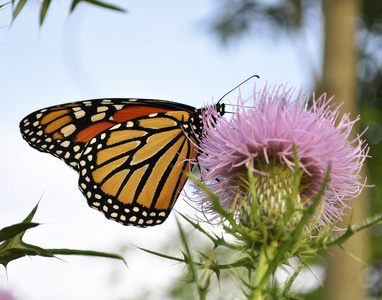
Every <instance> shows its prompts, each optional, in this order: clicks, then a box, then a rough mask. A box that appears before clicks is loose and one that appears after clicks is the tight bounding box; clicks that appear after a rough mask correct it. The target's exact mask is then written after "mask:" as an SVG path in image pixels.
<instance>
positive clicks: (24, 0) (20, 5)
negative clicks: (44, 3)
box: [12, 0, 27, 21]
mask: <svg viewBox="0 0 382 300" xmlns="http://www.w3.org/2000/svg"><path fill="white" fill-rule="evenodd" d="M12 3H14V1H12ZM25 3H27V0H20V1H19V3H17V5H16V8H15V9H14V10H13V19H12V21H13V20H15V19H16V17H17V15H18V14H19V13H20V11H21V10H22V9H23V7H24V5H25Z"/></svg>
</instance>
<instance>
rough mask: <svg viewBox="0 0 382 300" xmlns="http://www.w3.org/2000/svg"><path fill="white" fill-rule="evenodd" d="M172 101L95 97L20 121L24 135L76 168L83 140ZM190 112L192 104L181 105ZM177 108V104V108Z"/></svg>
mask: <svg viewBox="0 0 382 300" xmlns="http://www.w3.org/2000/svg"><path fill="white" fill-rule="evenodd" d="M175 107H176V106H175V103H174V102H169V101H160V100H150V99H98V100H93V101H82V102H74V103H68V104H63V105H58V106H53V107H49V108H45V109H42V110H39V111H36V112H34V113H32V114H30V115H29V116H27V117H25V118H24V119H23V120H22V121H21V123H20V130H21V133H22V135H23V138H24V139H25V140H26V141H27V142H28V143H29V144H30V145H31V146H32V147H33V148H36V149H37V150H39V151H42V152H47V153H50V154H52V155H54V156H56V157H58V158H60V159H62V160H63V161H65V163H66V164H68V165H69V166H70V167H72V168H74V169H75V170H77V163H78V158H79V157H80V155H81V152H82V151H83V149H84V147H85V145H86V143H88V142H89V141H90V140H91V139H92V138H93V137H94V136H96V135H98V134H99V133H101V132H103V131H104V130H106V129H108V128H110V127H112V126H114V125H116V124H119V123H123V122H126V121H129V120H132V119H134V118H139V117H141V116H145V115H148V114H152V113H158V112H166V111H170V110H174V109H175ZM180 109H184V110H185V111H189V112H193V110H194V108H193V107H191V106H187V105H181V108H180ZM177 110H179V108H177Z"/></svg>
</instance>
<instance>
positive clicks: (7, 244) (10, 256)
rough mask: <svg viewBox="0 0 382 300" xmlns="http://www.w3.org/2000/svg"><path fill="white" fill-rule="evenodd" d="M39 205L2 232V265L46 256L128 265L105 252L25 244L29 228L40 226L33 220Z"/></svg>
mask: <svg viewBox="0 0 382 300" xmlns="http://www.w3.org/2000/svg"><path fill="white" fill-rule="evenodd" d="M37 207H38V204H37V205H36V206H35V207H34V208H33V210H32V211H31V212H30V213H29V215H28V216H27V217H26V218H25V219H24V221H22V222H21V223H19V224H15V225H12V226H8V227H5V228H3V229H2V230H0V242H1V241H4V242H3V243H1V244H0V264H2V265H3V266H4V267H7V265H8V263H9V262H11V261H12V260H15V259H18V258H20V257H23V256H27V255H29V256H34V255H38V256H44V257H55V255H86V256H98V257H107V258H115V259H121V260H123V261H124V263H125V264H126V262H125V260H124V259H123V258H122V257H121V256H119V255H117V254H111V253H105V252H98V251H91V250H76V249H44V248H41V247H38V246H34V245H30V244H27V243H24V241H23V240H22V238H23V236H24V233H25V232H26V230H28V229H29V228H33V227H36V226H38V225H39V224H38V223H33V222H32V219H33V217H34V215H35V213H36V211H37Z"/></svg>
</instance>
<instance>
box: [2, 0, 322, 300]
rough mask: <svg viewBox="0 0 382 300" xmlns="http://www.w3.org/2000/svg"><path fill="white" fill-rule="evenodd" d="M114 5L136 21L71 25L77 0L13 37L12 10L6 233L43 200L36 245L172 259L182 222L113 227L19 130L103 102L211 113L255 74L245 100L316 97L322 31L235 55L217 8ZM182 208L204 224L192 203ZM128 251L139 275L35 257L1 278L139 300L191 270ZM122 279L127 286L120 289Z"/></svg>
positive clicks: (92, 16) (207, 4)
mask: <svg viewBox="0 0 382 300" xmlns="http://www.w3.org/2000/svg"><path fill="white" fill-rule="evenodd" d="M112 3H114V4H117V5H119V6H121V7H124V8H126V9H127V10H128V13H126V14H123V13H118V12H112V11H107V10H104V9H100V8H96V7H93V6H91V5H87V4H80V5H79V6H78V7H77V9H76V10H75V12H74V13H73V14H71V15H70V16H68V11H69V3H68V1H52V4H51V7H50V9H49V11H48V15H47V17H46V20H45V24H44V26H43V27H42V28H39V26H38V2H37V1H36V2H35V1H32V2H31V1H28V4H27V5H26V7H25V9H24V10H23V11H22V12H21V14H20V15H19V17H18V19H16V21H15V22H14V23H12V25H11V26H9V24H10V21H11V11H10V8H9V7H6V8H4V9H3V10H2V11H0V15H1V23H0V26H1V28H0V57H1V60H0V85H1V89H0V96H1V97H0V99H1V100H0V101H1V103H2V109H1V110H0V116H1V117H0V128H1V129H0V130H1V135H2V137H3V138H4V139H3V143H2V144H1V148H0V151H1V152H0V154H1V155H0V159H1V160H2V161H1V165H2V167H1V169H0V182H1V183H0V199H1V201H2V204H1V210H0V227H4V226H7V225H10V224H13V223H16V222H19V221H21V220H22V219H23V218H24V217H25V216H26V215H27V214H28V213H29V212H30V210H31V209H32V208H33V206H34V205H35V204H36V203H37V201H38V200H41V201H40V207H39V210H38V212H37V214H36V217H35V220H36V221H37V222H41V223H43V225H42V226H40V227H38V228H36V229H33V230H31V231H30V232H28V233H27V234H26V236H25V239H26V241H27V242H31V243H34V244H37V245H39V246H42V247H47V248H49V247H51V248H53V247H55V248H60V247H63V248H64V247H65V248H78V249H94V250H99V251H111V252H118V251H120V249H119V247H121V246H122V245H123V246H125V245H131V244H133V245H137V246H141V247H147V248H149V249H154V250H160V249H161V245H163V244H164V242H165V241H167V240H170V241H172V240H174V241H175V240H176V238H175V237H176V234H177V229H176V223H175V213H173V214H172V215H171V216H170V217H169V220H167V221H166V222H165V223H164V224H163V225H161V226H157V227H154V228H148V229H139V228H133V227H124V226H121V225H119V224H117V223H114V222H111V221H108V220H106V219H105V218H104V217H103V216H102V214H101V213H99V212H97V211H95V210H92V209H90V208H89V207H88V206H87V204H86V200H85V199H84V198H83V196H82V194H81V192H80V191H79V190H78V187H77V179H78V178H77V174H76V173H75V172H73V171H72V170H71V169H69V168H68V167H67V166H66V165H65V164H64V163H62V162H61V161H59V160H57V159H56V158H54V157H53V156H50V155H46V154H42V153H40V152H38V151H35V150H34V149H32V148H30V147H29V146H28V145H27V143H25V142H24V141H23V140H22V138H21V135H20V133H19V130H18V123H19V122H20V120H21V119H22V118H23V117H24V116H26V115H28V114H29V113H31V112H32V111H35V110H37V109H40V108H43V107H47V106H51V105H55V104H61V103H66V102H72V101H76V100H83V99H92V98H103V97H107V98H110V97H126V98H128V97H140V98H153V99H167V100H173V101H177V102H182V103H185V104H189V105H193V106H196V107H200V106H202V105H203V104H204V103H207V102H209V103H212V102H213V101H214V99H215V101H216V100H217V99H219V98H220V97H221V96H222V95H224V94H225V93H226V92H227V91H229V90H230V89H231V88H233V87H234V86H235V85H237V84H238V83H239V82H241V81H243V80H244V79H246V78H247V77H248V76H250V75H253V74H258V75H260V77H261V78H260V79H259V80H256V81H255V80H252V81H250V82H248V83H246V84H244V85H243V86H242V87H241V89H240V90H241V93H242V95H243V96H244V97H245V98H247V97H249V96H250V95H251V94H252V92H253V89H254V84H255V82H256V84H257V87H262V86H264V85H265V84H266V83H267V82H268V84H280V83H288V84H289V85H290V86H297V87H298V88H299V87H300V86H301V85H304V86H306V87H307V88H310V87H311V86H312V85H313V83H312V79H311V73H310V71H311V69H310V66H309V64H310V63H313V65H314V66H315V68H317V66H320V55H319V53H320V50H321V48H320V47H319V46H317V45H319V41H317V37H318V36H319V33H320V28H319V25H317V24H316V25H314V26H313V25H312V26H313V27H312V28H311V29H310V31H309V30H308V31H307V32H306V34H305V37H306V39H304V40H302V39H299V38H293V39H292V38H290V37H289V38H286V37H285V36H283V35H282V34H280V35H270V34H267V33H266V32H261V33H260V34H259V35H257V36H253V35H252V36H250V37H247V38H245V39H243V40H240V41H236V42H234V43H232V44H230V45H228V46H227V47H223V46H222V45H221V44H220V43H219V40H218V38H217V37H216V36H214V35H212V34H211V32H210V30H209V28H208V24H209V22H210V21H211V18H212V17H214V16H215V14H216V3H217V2H216V1H213V0H209V1H205V0H204V1H202V0H194V1H175V0H166V1H154V0H148V1H122V0H120V1H116V0H114V1H112ZM312 24H313V22H312ZM312 57H313V58H314V59H313V61H310V58H312ZM237 96H238V91H235V92H234V93H232V94H230V95H229V96H228V97H227V99H226V100H227V101H229V100H231V101H232V102H235V101H236V98H237ZM175 209H177V210H179V211H180V212H182V213H188V214H190V215H194V212H193V210H192V209H191V208H190V207H189V205H188V204H187V203H185V202H184V201H182V199H181V198H179V200H178V203H177V204H176V206H175ZM128 247H129V249H130V250H129V251H128V252H127V256H126V259H127V263H128V265H129V267H128V268H126V267H125V266H124V265H123V264H122V263H120V262H118V261H110V260H106V259H97V258H81V257H80V258H77V257H60V258H61V259H63V260H59V259H43V258H35V257H33V258H23V259H20V260H18V261H16V262H13V263H11V264H10V265H9V267H8V272H7V275H8V281H7V279H6V276H7V275H6V272H5V270H4V269H2V268H0V287H1V286H7V287H8V288H11V289H12V290H14V293H15V294H16V295H17V296H18V299H21V300H23V299H28V300H35V299H36V300H37V299H38V300H45V299H52V295H54V299H56V300H60V299H69V298H70V299H74V300H75V299H83V296H84V295H86V298H88V299H94V300H98V299H121V298H122V297H125V298H129V299H135V298H134V297H136V296H137V295H138V294H139V291H140V290H141V289H145V288H149V286H154V287H156V288H157V289H158V290H161V289H163V286H165V285H166V284H168V283H171V281H172V280H174V279H175V278H178V277H179V272H181V271H182V270H183V269H182V267H181V266H174V265H173V264H172V263H170V262H167V261H164V260H162V259H159V258H155V257H154V258H152V257H151V256H150V255H148V254H145V253H142V252H140V251H137V250H134V248H132V247H130V246H128ZM110 277H114V278H115V277H117V279H116V281H114V283H111V282H110ZM57 291H59V292H58V293H57ZM158 297H159V296H158ZM159 299H160V298H159Z"/></svg>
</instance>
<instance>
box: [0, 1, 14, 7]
mask: <svg viewBox="0 0 382 300" xmlns="http://www.w3.org/2000/svg"><path fill="white" fill-rule="evenodd" d="M10 3H11V2H7V3H4V4H1V5H0V8H3V7H4V6H5V5H8V4H10ZM12 3H13V1H12Z"/></svg>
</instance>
